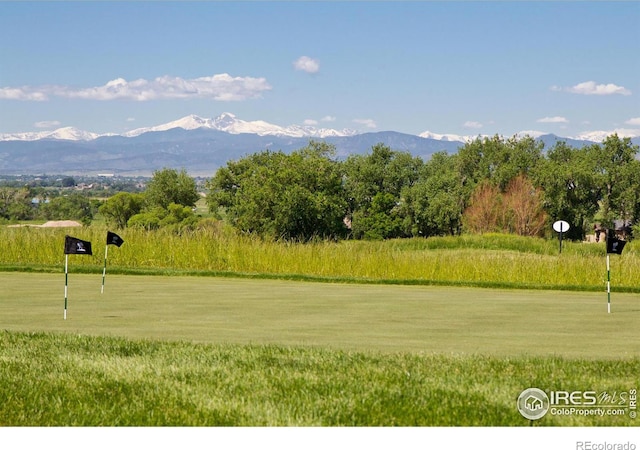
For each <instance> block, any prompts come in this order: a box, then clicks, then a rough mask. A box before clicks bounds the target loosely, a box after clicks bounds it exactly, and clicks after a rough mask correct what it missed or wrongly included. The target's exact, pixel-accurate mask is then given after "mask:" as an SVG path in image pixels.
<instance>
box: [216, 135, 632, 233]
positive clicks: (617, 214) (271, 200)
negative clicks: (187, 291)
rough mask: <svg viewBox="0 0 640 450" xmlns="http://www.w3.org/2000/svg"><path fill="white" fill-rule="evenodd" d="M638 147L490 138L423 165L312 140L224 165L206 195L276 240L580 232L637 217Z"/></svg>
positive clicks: (249, 228)
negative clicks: (338, 154) (341, 155)
mask: <svg viewBox="0 0 640 450" xmlns="http://www.w3.org/2000/svg"><path fill="white" fill-rule="evenodd" d="M637 152H638V147H637V146H634V145H633V144H632V143H631V140H630V139H628V138H624V139H620V138H619V137H618V136H617V135H615V134H614V135H612V136H609V137H608V138H607V139H605V140H604V141H603V142H602V143H601V144H593V145H590V146H585V147H581V148H573V147H571V146H569V145H567V144H566V143H564V142H558V143H556V144H555V145H554V146H553V147H552V148H550V149H549V150H548V151H546V152H545V151H544V144H542V143H541V142H536V141H535V139H533V138H531V137H525V138H522V139H517V138H515V137H513V138H510V139H504V138H502V137H499V136H494V137H491V138H488V137H485V138H478V139H476V140H474V141H472V142H468V143H466V144H465V145H464V146H462V147H461V148H459V150H458V152H457V153H455V154H447V153H446V152H439V153H435V154H434V155H432V157H431V158H430V159H429V160H428V161H423V160H422V159H421V158H419V157H414V156H412V155H411V154H410V153H409V152H405V151H394V150H392V149H390V148H389V147H388V146H385V145H383V144H378V145H376V146H374V147H373V148H372V149H371V152H369V153H368V154H366V155H351V156H349V157H348V158H347V159H346V160H344V161H338V160H337V159H336V158H335V148H334V147H333V146H331V145H329V144H326V143H323V142H313V141H312V142H310V143H309V145H308V146H307V147H306V148H303V149H300V150H298V151H294V152H293V153H291V154H288V155H287V154H284V153H282V152H279V151H277V152H272V151H268V150H267V151H263V152H260V153H255V154H253V155H249V156H247V157H245V158H242V159H240V160H237V161H232V162H229V163H228V164H227V165H226V166H225V167H222V168H220V169H219V170H218V171H217V172H216V174H215V176H214V177H213V178H211V179H210V180H209V182H208V183H207V187H208V189H209V193H208V196H207V201H208V204H209V208H210V210H211V211H212V212H214V213H216V214H218V216H219V217H220V218H224V219H226V220H227V221H229V222H230V223H231V224H233V225H234V226H235V227H236V228H237V229H239V230H241V231H244V232H248V233H257V234H260V235H265V236H270V237H273V238H277V239H294V240H302V241H305V240H309V239H313V238H316V237H320V238H332V239H341V238H345V237H352V238H355V239H389V238H401V237H415V236H424V237H428V236H439V235H456V234H460V233H462V232H471V233H481V232H506V233H516V234H521V235H528V236H542V235H545V234H547V233H548V232H549V230H550V229H551V223H553V222H554V221H556V220H559V219H562V220H565V221H567V222H569V223H570V224H571V226H572V228H571V229H570V231H569V232H568V235H567V237H568V238H572V239H583V238H584V237H585V234H586V233H587V232H588V231H589V230H590V229H592V227H593V225H594V224H596V223H598V224H602V226H605V227H608V228H611V227H613V226H614V223H615V222H616V221H621V222H623V223H625V224H629V225H631V224H637V223H638V219H639V218H640V161H638V160H637V159H636V157H635V156H636V153H637Z"/></svg>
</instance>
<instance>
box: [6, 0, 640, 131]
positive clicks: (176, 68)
mask: <svg viewBox="0 0 640 450" xmlns="http://www.w3.org/2000/svg"><path fill="white" fill-rule="evenodd" d="M639 23H640V2H636V1H628V2H573V1H568V2H523V1H512V2H507V1H503V2H480V1H466V2H429V1H426V2H420V1H409V2H382V1H376V2H364V1H357V2H338V1H327V2H323V1H317V2H295V1H288V2H270V1H261V2H248V1H239V2H205V1H201V2H175V3H174V2H157V3H156V2H28V1H27V2H0V133H15V132H24V131H44V130H48V129H55V128H60V127H65V126H73V127H76V128H79V129H82V130H86V131H92V132H96V133H107V132H113V133H121V132H124V131H127V130H131V129H135V128H139V127H147V126H153V125H158V124H161V123H166V122H170V121H173V120H176V119H178V118H181V117H183V116H186V115H188V114H197V115H199V116H202V117H216V116H218V115H219V114H221V113H223V112H231V113H233V114H235V115H236V116H237V117H239V118H241V119H244V120H265V121H267V122H271V123H274V124H277V125H281V126H288V125H293V124H300V125H302V124H305V123H306V124H311V125H314V126H317V127H326V128H335V129H342V128H349V129H356V130H359V131H386V130H394V131H400V132H405V133H411V134H419V133H422V132H425V131H427V130H428V131H431V132H434V133H453V134H460V135H477V134H489V135H493V134H500V135H503V136H511V135H513V134H514V133H517V132H520V131H523V130H536V131H543V132H551V133H555V134H558V135H563V136H578V135H581V134H583V133H587V132H591V131H612V130H627V131H629V130H630V131H629V132H630V133H632V134H634V133H637V134H638V135H640V27H639V26H638V24H639ZM634 130H635V131H634Z"/></svg>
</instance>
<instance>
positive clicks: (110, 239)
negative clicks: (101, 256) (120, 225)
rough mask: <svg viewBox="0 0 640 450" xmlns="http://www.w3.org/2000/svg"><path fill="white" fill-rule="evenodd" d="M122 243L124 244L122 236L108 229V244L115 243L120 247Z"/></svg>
mask: <svg viewBox="0 0 640 450" xmlns="http://www.w3.org/2000/svg"><path fill="white" fill-rule="evenodd" d="M122 244H124V240H123V239H122V238H121V237H120V236H118V235H117V234H115V233H112V232H111V231H107V245H115V246H118V247H120V246H121V245H122Z"/></svg>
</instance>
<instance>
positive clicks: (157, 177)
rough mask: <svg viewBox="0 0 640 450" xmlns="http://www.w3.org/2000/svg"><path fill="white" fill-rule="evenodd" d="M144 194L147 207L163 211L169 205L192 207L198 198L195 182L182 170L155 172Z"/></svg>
mask: <svg viewBox="0 0 640 450" xmlns="http://www.w3.org/2000/svg"><path fill="white" fill-rule="evenodd" d="M144 194H145V199H146V202H147V204H148V205H149V207H152V208H153V207H155V206H160V207H161V208H164V209H167V208H168V207H169V205H170V204H171V203H176V204H178V205H182V206H191V207H193V206H195V204H196V202H197V201H198V199H199V198H200V196H199V195H198V189H197V186H196V182H195V180H194V179H193V178H192V177H190V176H189V175H188V174H187V172H186V171H185V170H184V169H183V170H181V171H180V172H178V171H177V170H175V169H162V170H157V171H155V172H154V173H153V178H152V179H151V181H149V184H148V185H147V189H146V190H145V193H144Z"/></svg>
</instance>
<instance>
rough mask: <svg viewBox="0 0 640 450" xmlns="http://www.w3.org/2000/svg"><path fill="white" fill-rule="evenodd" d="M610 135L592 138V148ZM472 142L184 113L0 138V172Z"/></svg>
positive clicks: (138, 169) (200, 172)
mask: <svg viewBox="0 0 640 450" xmlns="http://www.w3.org/2000/svg"><path fill="white" fill-rule="evenodd" d="M609 134H611V133H604V134H602V135H596V136H594V138H595V139H596V142H597V141H598V139H599V138H603V137H606V136H608V135H609ZM524 135H528V136H531V137H533V138H535V139H536V140H538V141H540V142H542V143H544V146H545V148H551V147H553V146H554V145H555V144H556V143H557V142H558V141H563V142H565V143H567V144H568V145H570V146H573V147H582V146H584V145H591V144H593V142H594V141H588V140H584V139H579V140H575V139H570V138H563V137H558V136H555V135H553V134H543V133H540V132H535V131H526V132H522V133H518V136H524ZM618 136H621V137H626V136H624V135H622V134H618ZM478 137H479V135H475V136H458V135H453V134H436V133H431V132H428V131H425V132H424V133H421V134H420V135H413V134H406V133H399V132H395V131H379V132H367V133H358V132H356V131H353V130H332V129H325V128H314V127H311V126H299V125H292V126H288V127H281V126H278V125H273V124H270V123H267V122H264V121H259V120H258V121H244V120H241V119H238V118H237V117H236V116H234V115H233V114H229V113H225V114H222V115H220V116H218V117H216V118H215V119H206V118H202V117H198V116H195V115H190V116H187V117H183V118H182V119H179V120H176V121H174V122H169V123H166V124H163V125H158V126H155V127H149V128H138V129H136V130H132V131H129V132H127V133H124V134H119V135H118V134H97V133H91V132H86V131H81V130H78V129H76V128H72V127H67V128H60V129H58V130H55V131H48V132H34V133H18V134H4V135H1V134H0V174H43V173H48V174H69V175H75V174H79V175H80V174H88V173H114V174H130V175H133V174H136V175H145V176H148V175H151V174H152V173H153V172H154V171H155V170H159V169H162V168H165V167H173V168H183V169H186V170H187V171H188V172H189V173H190V174H191V175H194V176H212V175H213V174H214V173H215V171H216V170H217V168H219V167H222V166H224V165H225V164H227V163H228V162H229V161H231V160H237V159H239V158H242V157H244V156H246V155H249V154H252V153H256V152H260V151H264V150H266V149H268V150H273V151H283V152H291V151H294V150H297V149H301V148H304V147H305V146H307V145H308V144H309V140H311V139H314V140H322V141H324V142H327V143H328V144H330V145H332V146H334V148H335V152H336V157H338V158H347V157H348V156H349V155H353V154H366V153H367V152H369V151H370V150H371V148H372V147H373V146H374V145H377V144H384V145H387V146H388V147H389V148H391V149H393V150H396V151H404V152H409V153H410V154H411V155H413V156H417V157H420V158H423V159H424V160H427V159H429V158H430V157H431V155H433V154H434V153H435V152H440V151H445V152H448V153H455V152H457V151H458V149H459V148H460V147H462V146H463V145H464V144H465V143H466V142H468V141H470V140H474V139H476V138H478ZM480 137H481V136H480ZM509 137H510V136H509ZM599 140H600V141H601V139H599ZM632 143H633V144H635V145H640V137H635V138H632Z"/></svg>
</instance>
